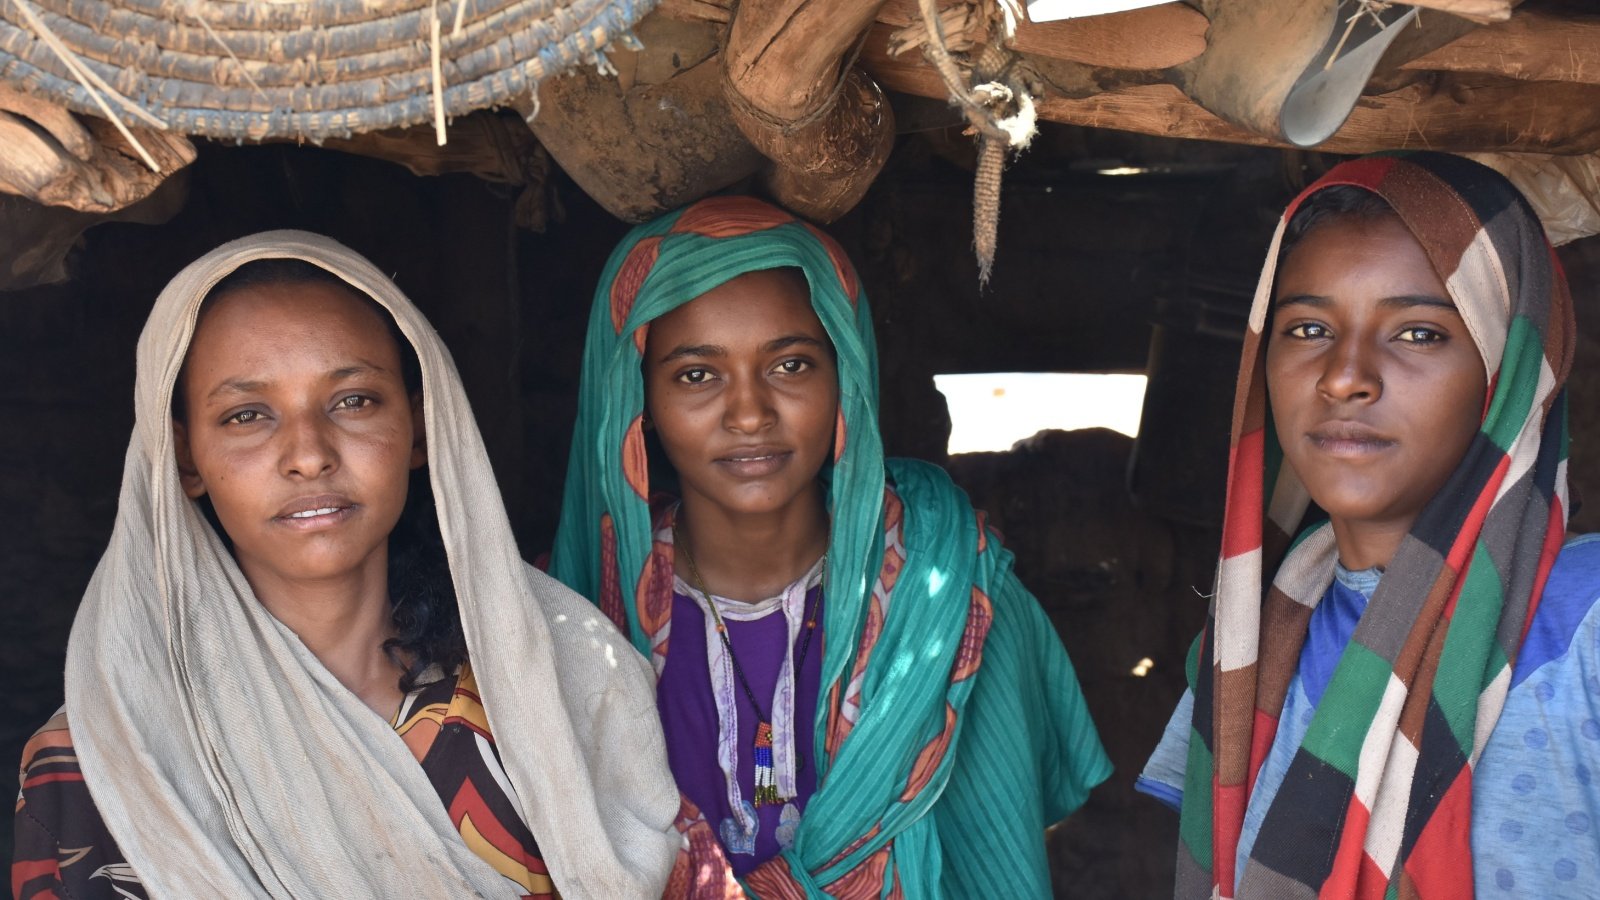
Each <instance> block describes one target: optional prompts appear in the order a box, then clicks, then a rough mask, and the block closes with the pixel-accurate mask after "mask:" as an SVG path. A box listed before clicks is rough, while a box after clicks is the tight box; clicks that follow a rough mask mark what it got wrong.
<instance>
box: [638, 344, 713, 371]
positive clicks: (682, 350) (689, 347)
mask: <svg viewBox="0 0 1600 900" xmlns="http://www.w3.org/2000/svg"><path fill="white" fill-rule="evenodd" d="M727 355H728V349H727V348H726V347H723V346H720V345H718V344H682V345H679V346H678V347H677V348H676V349H674V350H673V351H672V352H671V353H668V354H667V355H666V356H663V357H661V361H660V362H658V363H656V365H658V366H664V365H666V364H667V363H669V362H672V361H673V360H676V359H683V358H684V357H686V356H727Z"/></svg>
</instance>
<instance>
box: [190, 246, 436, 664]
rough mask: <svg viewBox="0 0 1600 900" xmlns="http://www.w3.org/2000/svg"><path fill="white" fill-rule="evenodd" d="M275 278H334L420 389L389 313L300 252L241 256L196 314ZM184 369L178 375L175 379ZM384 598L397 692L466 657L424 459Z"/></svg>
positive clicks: (211, 514) (418, 373)
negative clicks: (375, 322) (369, 314)
mask: <svg viewBox="0 0 1600 900" xmlns="http://www.w3.org/2000/svg"><path fill="white" fill-rule="evenodd" d="M280 284H290V285H294V284H327V285H333V286H336V287H339V288H342V289H343V290H345V291H347V292H349V294H350V296H352V297H355V298H357V299H359V300H361V301H362V302H364V303H366V304H367V305H368V306H370V307H371V308H372V309H373V310H374V311H375V312H377V313H378V315H379V317H380V318H382V320H383V322H384V324H385V325H386V326H387V327H388V330H389V335H390V337H392V338H394V342H395V346H396V347H397V348H398V349H399V351H400V374H401V378H402V379H403V380H404V382H405V386H406V390H407V391H408V392H409V393H410V394H411V395H412V396H415V395H417V394H419V393H421V391H422V366H421V364H420V363H418V361H417V353H416V350H415V349H414V348H413V347H412V346H411V342H410V341H408V340H406V338H405V335H403V334H401V333H400V327H399V326H398V325H397V324H395V321H394V317H393V316H391V315H389V311H388V310H386V309H384V308H383V307H382V306H381V305H379V304H378V303H377V302H376V301H375V300H373V299H372V298H371V297H368V296H366V295H365V294H363V293H361V292H360V291H358V290H356V289H355V288H353V287H351V286H350V285H349V284H347V283H346V282H345V281H344V279H342V278H340V277H339V276H337V275H335V274H333V273H332V272H329V271H328V270H327V269H324V268H322V267H321V266H318V265H315V264H313V263H309V262H306V261H304V260H299V259H261V260H255V261H253V262H248V263H245V264H244V265H242V266H240V267H239V268H237V269H235V270H234V271H233V272H232V273H230V274H229V275H228V276H227V277H226V278H223V279H222V280H221V281H219V282H217V284H216V286H215V287H213V288H212V289H211V292H210V293H209V294H207V295H206V299H205V300H204V301H203V302H202V303H201V306H200V313H199V315H201V316H204V315H205V312H206V309H207V307H209V306H210V305H211V304H213V303H215V302H216V300H217V299H218V298H219V297H222V296H223V295H225V294H228V293H231V292H233V291H237V290H239V289H241V288H246V287H259V286H265V285H280ZM183 377H184V376H183V375H182V374H180V375H179V376H178V383H179V385H180V386H181V385H182V384H183ZM172 414H173V416H174V417H175V418H177V419H179V420H180V421H181V420H182V419H183V418H184V416H185V410H184V407H183V391H182V390H181V389H179V390H175V391H173V397H172ZM201 508H202V510H203V511H204V513H205V516H206V519H207V520H208V521H210V523H211V527H212V528H214V529H215V530H216V532H217V533H218V534H219V535H221V536H222V539H223V541H224V542H225V543H227V544H228V545H229V549H232V542H231V541H229V540H228V536H227V532H226V531H224V530H223V528H222V526H221V523H220V521H219V520H218V519H217V516H216V511H215V509H213V508H212V506H211V502H210V499H209V498H207V497H202V498H201ZM389 603H390V607H391V610H392V612H391V616H392V621H393V622H394V630H395V636H394V637H392V638H390V639H388V640H387V641H384V642H383V651H384V653H386V654H388V656H389V658H390V659H391V660H393V661H394V663H395V665H397V666H399V667H400V670H401V675H400V690H401V691H402V692H404V693H410V692H411V691H412V690H414V689H416V687H417V686H418V684H419V683H422V681H423V679H424V678H425V677H427V676H428V674H429V672H430V670H431V669H433V668H434V667H435V666H437V667H438V668H439V670H440V671H442V672H445V673H449V672H452V671H454V670H455V669H456V668H457V667H458V666H460V665H461V664H462V663H463V662H465V661H466V659H467V642H466V637H465V635H463V634H462V630H461V613H460V610H459V608H458V606H457V602H456V591H455V584H454V582H453V581H452V580H451V578H450V562H449V559H448V558H447V557H446V555H445V549H444V538H443V536H442V535H441V533H440V531H439V517H438V511H437V509H436V508H435V506H434V500H433V487H432V485H431V484H430V483H429V482H428V472H427V469H426V468H425V467H424V468H422V469H418V470H416V471H414V472H412V473H411V483H410V485H409V488H408V490H407V492H406V502H405V507H404V508H403V509H402V511H401V513H400V520H399V521H398V522H397V523H395V527H394V530H393V531H391V532H390V533H389Z"/></svg>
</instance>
